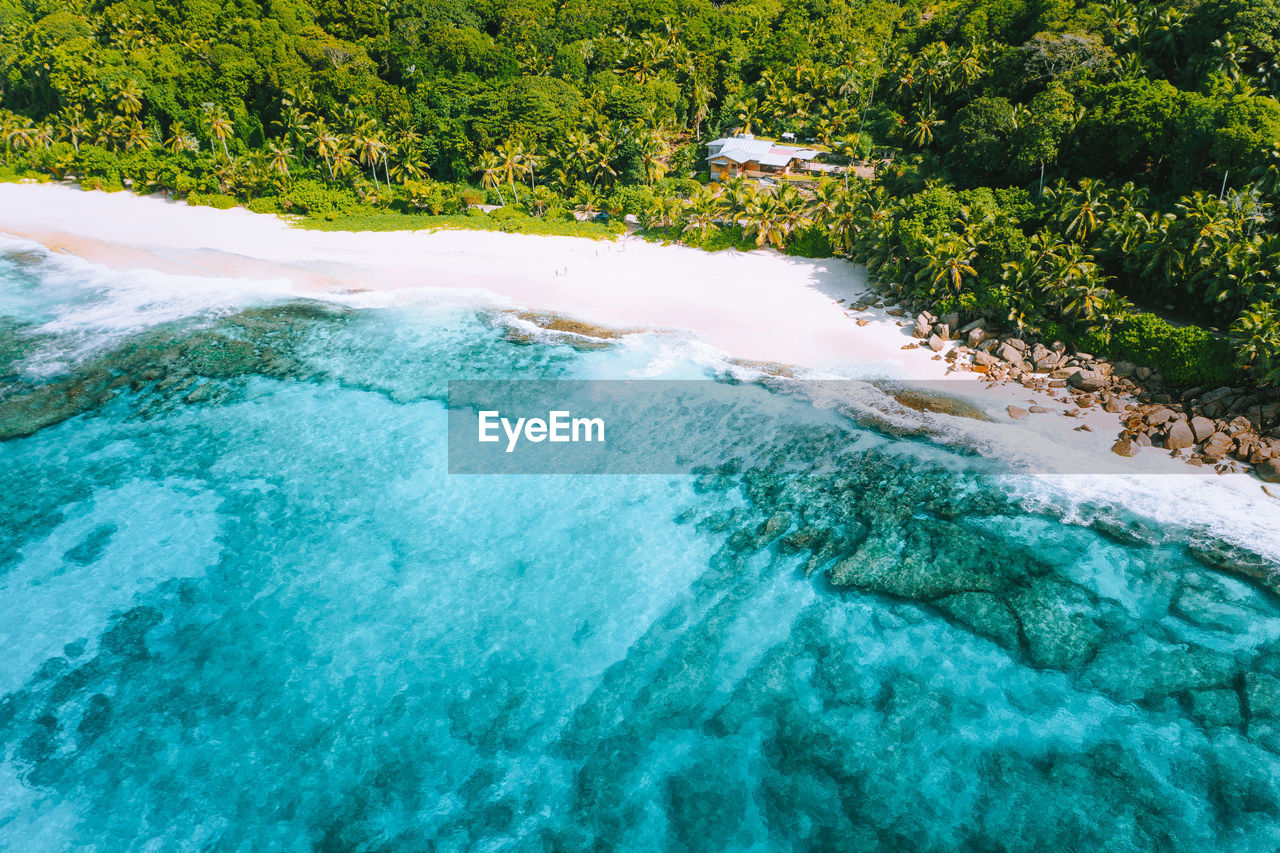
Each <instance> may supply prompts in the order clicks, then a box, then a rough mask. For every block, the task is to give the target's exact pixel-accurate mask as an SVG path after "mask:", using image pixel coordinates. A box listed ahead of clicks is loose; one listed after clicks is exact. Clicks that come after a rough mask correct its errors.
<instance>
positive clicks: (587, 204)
mask: <svg viewBox="0 0 1280 853" xmlns="http://www.w3.org/2000/svg"><path fill="white" fill-rule="evenodd" d="M573 212H574V214H575V215H576V216H577V218H578V219H581V220H584V221H587V222H590V221H591V220H593V219H595V218H596V217H597V216H599V215H600V201H599V199H598V198H597V197H596V194H595V193H594V192H585V193H583V194H582V196H581V198H580V200H579V201H578V203H577V205H575V206H574V208H573Z"/></svg>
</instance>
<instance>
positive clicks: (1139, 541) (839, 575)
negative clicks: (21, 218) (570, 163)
mask: <svg viewBox="0 0 1280 853" xmlns="http://www.w3.org/2000/svg"><path fill="white" fill-rule="evenodd" d="M175 293H181V294H182V297H181V298H178V297H176V296H174V295H173V294H175ZM166 294H168V295H166ZM573 343H577V344H581V343H582V342H581V341H570V340H568V339H564V338H557V337H555V336H544V337H541V338H536V339H534V340H532V341H531V340H529V339H528V337H527V336H526V335H523V334H512V332H511V328H510V326H509V322H508V321H506V320H503V319H502V318H501V317H500V316H497V315H494V314H493V313H491V312H488V311H485V310H481V309H477V308H475V307H472V306H466V305H450V304H447V303H445V302H443V301H432V300H429V299H428V300H426V301H424V302H423V303H420V304H416V305H404V306H398V307H397V306H382V307H377V306H374V305H365V306H363V307H361V306H358V305H341V304H319V303H305V302H297V301H288V300H272V299H269V298H265V297H252V296H249V295H248V291H247V290H243V289H237V288H236V287H234V286H233V285H231V284H223V285H221V286H218V285H216V284H210V283H207V282H206V283H199V282H195V281H187V280H177V279H174V280H165V279H164V277H162V276H156V275H151V276H141V275H138V274H107V273H104V272H102V271H95V270H94V269H92V268H90V267H87V266H85V265H81V264H78V263H75V262H70V261H66V260H62V259H58V258H51V257H49V256H47V255H45V254H44V253H43V252H42V251H40V250H36V249H32V248H30V247H26V248H20V247H17V246H16V245H14V244H9V245H8V249H7V254H4V255H3V257H2V259H0V436H4V437H5V440H3V441H0V604H2V607H0V648H3V649H4V650H5V653H4V654H3V655H0V697H2V698H0V849H6V850H22V851H43V850H51V851H52V850H101V851H116V850H216V851H224V850H226V851H233V850H234V851H241V850H244V851H248V850H255V851H256V850H299V851H302V850H332V851H345V850H362V851H399V850H431V849H442V850H474V849H480V850H506V849H517V850H536V849H548V850H598V849H625V850H651V849H659V848H666V849H681V850H745V849H752V850H786V849H849V850H853V849H857V850H861V849H867V850H871V849H881V850H923V849H931V850H975V851H977V850H1095V849H1106V850H1112V851H1124V850H1187V851H1203V850H1258V851H1263V850H1266V851H1274V850H1275V849H1276V846H1277V843H1278V839H1280V757H1278V754H1277V753H1278V752H1280V606H1277V600H1276V597H1275V596H1274V594H1273V593H1271V592H1269V591H1268V590H1267V589H1266V588H1265V587H1263V586H1259V585H1256V584H1254V583H1253V582H1251V581H1249V580H1248V579H1247V578H1244V577H1243V576H1242V574H1241V572H1242V571H1246V570H1247V571H1252V572H1254V573H1255V574H1265V573H1266V572H1267V571H1269V570H1271V569H1273V568H1275V567H1273V566H1268V565H1267V564H1266V563H1265V560H1264V559H1263V558H1259V557H1257V556H1255V555H1250V554H1247V553H1241V552H1237V551H1233V550H1231V548H1230V547H1229V545H1228V543H1225V542H1222V541H1207V540H1206V539H1205V536H1204V533H1203V530H1200V529H1196V530H1193V529H1192V527H1191V526H1190V525H1189V524H1188V526H1187V527H1186V529H1185V530H1184V529H1181V528H1179V527H1178V526H1177V525H1176V524H1169V523H1167V522H1162V523H1160V524H1155V523H1152V522H1150V521H1149V520H1144V519H1143V518H1142V517H1141V516H1140V515H1138V514H1136V513H1131V514H1126V513H1125V512H1123V511H1119V510H1116V509H1115V508H1114V507H1111V508H1106V507H1102V506H1101V505H1099V506H1097V507H1094V508H1093V511H1082V508H1081V507H1080V506H1074V507H1071V508H1067V507H1065V506H1062V505H1058V504H1055V500H1057V498H1055V497H1054V496H1053V495H1051V494H1047V493H1046V494H1039V495H1038V496H1037V499H1035V500H1029V499H1028V495H1029V494H1031V495H1036V494H1037V493H1036V486H1035V484H1034V483H1031V484H1030V485H1029V484H1028V483H1027V482H1025V481H1018V480H1016V478H1013V479H1008V480H1002V479H1001V478H998V477H996V478H993V477H991V476H990V474H989V473H982V474H980V473H978V471H977V470H975V469H974V468H973V466H972V465H971V464H970V462H969V461H967V460H965V459H964V458H963V457H957V456H954V455H953V454H952V453H951V452H950V451H946V450H942V449H939V448H936V447H930V446H928V445H927V444H925V443H921V442H920V441H918V440H914V441H907V440H899V439H893V438H886V437H884V436H878V435H874V434H872V433H870V432H867V431H866V430H863V429H860V428H857V427H850V428H849V429H850V435H851V437H852V438H851V440H850V441H848V442H843V441H832V440H831V439H830V437H829V436H826V435H819V434H816V433H810V432H808V431H806V430H804V429H800V428H795V429H790V430H789V429H788V427H787V425H786V424H783V425H782V426H781V427H778V426H777V425H774V428H768V429H761V430H760V431H759V435H760V437H759V446H758V447H756V448H755V452H754V453H752V454H751V459H750V462H749V463H748V464H745V465H742V466H737V467H735V466H726V467H725V468H723V469H721V470H716V471H707V472H704V473H702V474H701V475H700V476H625V477H624V476H605V477H574V476H522V477H504V476H488V477H486V476H479V477H458V476H452V477H451V476H449V475H448V474H447V473H446V452H445V451H446V448H445V423H446V409H445V402H444V400H445V390H446V383H447V381H448V380H449V379H457V378H504V379H505V378H530V379H533V378H577V379H581V378H627V377H638V376H644V377H655V376H661V377H664V378H714V377H716V376H718V375H721V373H722V371H723V365H720V366H716V365H709V364H706V363H699V362H697V361H695V360H694V359H693V358H692V357H691V356H690V355H689V353H688V352H686V351H682V350H681V349H680V347H679V342H678V341H675V340H669V339H665V338H656V337H655V338H653V339H646V338H641V339H636V340H630V341H627V342H624V343H620V344H618V343H615V344H611V345H608V346H604V347H599V348H598V347H594V346H592V347H584V346H578V347H576V348H575V346H573V345H571V344H573ZM1259 560H1262V562H1259Z"/></svg>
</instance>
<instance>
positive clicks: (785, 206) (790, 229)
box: [777, 184, 813, 237]
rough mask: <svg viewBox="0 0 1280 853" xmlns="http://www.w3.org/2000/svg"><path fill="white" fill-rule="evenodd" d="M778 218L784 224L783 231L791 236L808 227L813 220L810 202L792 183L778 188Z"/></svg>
mask: <svg viewBox="0 0 1280 853" xmlns="http://www.w3.org/2000/svg"><path fill="white" fill-rule="evenodd" d="M777 200H778V218H779V220H780V222H781V224H782V230H783V232H784V233H785V234H786V235H787V236H788V237H790V236H791V235H793V234H795V233H797V232H798V231H803V230H804V229H805V228H808V227H809V225H810V223H812V222H813V219H812V217H811V216H810V215H809V203H808V201H807V200H806V199H805V197H804V196H802V195H800V192H799V190H797V189H796V188H795V187H793V186H791V185H790V184H784V185H783V186H782V187H780V188H779V189H778V192H777Z"/></svg>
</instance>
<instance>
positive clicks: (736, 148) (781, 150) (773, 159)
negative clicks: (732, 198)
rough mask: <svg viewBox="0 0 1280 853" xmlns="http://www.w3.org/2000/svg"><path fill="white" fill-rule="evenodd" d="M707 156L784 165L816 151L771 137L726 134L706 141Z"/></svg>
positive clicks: (816, 154) (805, 157) (811, 154)
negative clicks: (780, 142)
mask: <svg viewBox="0 0 1280 853" xmlns="http://www.w3.org/2000/svg"><path fill="white" fill-rule="evenodd" d="M707 151H708V157H707V159H712V158H715V157H725V158H727V159H729V160H732V161H734V162H735V163H745V162H747V161H748V160H756V161H758V162H759V163H761V164H762V165H765V166H785V165H787V164H788V163H790V162H791V161H792V160H812V159H813V158H815V157H817V156H818V153H819V152H818V151H815V150H814V149H812V148H800V147H798V146H795V145H778V144H776V143H775V142H774V141H773V140H772V139H755V138H753V137H746V136H726V137H724V138H722V139H716V140H714V141H712V142H709V143H707Z"/></svg>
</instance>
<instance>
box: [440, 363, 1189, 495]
mask: <svg viewBox="0 0 1280 853" xmlns="http://www.w3.org/2000/svg"><path fill="white" fill-rule="evenodd" d="M1010 402H1011V400H1010V397H1009V396H1008V395H1007V394H1006V395H1004V396H1000V395H998V394H989V393H987V392H986V391H985V389H984V387H983V386H982V384H981V383H977V382H972V381H963V380H959V381H949V382H948V381H943V382H915V383H907V382H885V381H874V382H862V381H801V380H789V379H767V380H762V381H759V382H733V381H711V380H687V381H686V380H634V381H618V380H513V381H507V380H457V381H451V382H450V383H449V399H448V407H449V415H448V418H449V423H448V438H449V440H448V448H449V472H450V473H451V474H696V473H702V472H705V471H708V470H716V469H723V468H724V467H725V466H732V467H734V468H736V469H737V470H742V469H743V468H746V467H753V466H760V465H776V464H779V463H778V461H777V460H778V459H780V458H782V457H784V456H789V457H792V458H796V459H805V460H813V459H818V458H828V457H829V458H832V459H835V458H836V457H841V456H844V455H845V454H846V453H850V452H852V453H860V452H864V451H866V450H869V449H871V448H877V449H878V450H880V451H884V452H894V453H905V454H910V455H912V456H913V457H916V458H921V457H925V456H928V457H931V458H932V459H933V460H934V461H938V462H947V463H948V464H962V465H963V466H964V467H966V468H967V469H970V470H973V469H981V470H983V471H988V472H990V473H997V474H998V473H1029V474H1089V475H1096V474H1121V475H1128V474H1170V473H1174V474H1196V473H1206V469H1204V468H1195V467H1192V466H1190V465H1185V464H1179V465H1176V466H1175V465H1171V464H1170V463H1171V462H1172V460H1170V459H1168V458H1167V457H1168V455H1169V454H1168V452H1167V451H1163V450H1160V449H1159V448H1148V449H1147V451H1148V452H1147V453H1146V454H1145V458H1142V459H1130V458H1121V457H1120V456H1117V455H1116V454H1113V453H1111V452H1110V450H1109V448H1110V446H1111V443H1112V442H1114V441H1115V439H1116V438H1117V437H1118V436H1117V435H1108V434H1099V435H1091V436H1086V435H1084V434H1082V430H1081V424H1083V423H1084V422H1085V420H1084V418H1085V415H1086V413H1085V412H1084V411H1082V410H1081V409H1079V408H1078V407H1075V406H1074V405H1073V404H1072V402H1070V401H1068V402H1061V403H1059V404H1058V405H1057V406H1056V408H1051V407H1037V408H1038V409H1039V411H1038V412H1036V413H1035V414H1033V415H1030V416H1027V415H1026V414H1025V413H1019V414H1020V415H1021V417H1014V416H1012V415H1011V413H1010V410H1009V406H1010ZM1024 405H1028V404H1026V403H1024ZM1093 414H1094V415H1095V416H1100V413H1099V412H1097V411H1094V412H1093ZM1099 429H1100V430H1106V429H1108V427H1107V426H1105V425H1104V426H1100V427H1099ZM1110 429H1112V430H1118V429H1119V424H1115V425H1113V426H1112V427H1110Z"/></svg>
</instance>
